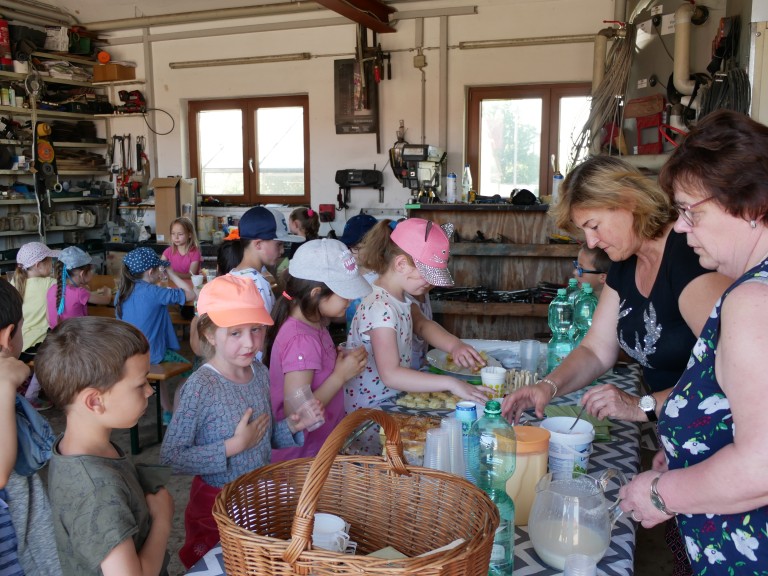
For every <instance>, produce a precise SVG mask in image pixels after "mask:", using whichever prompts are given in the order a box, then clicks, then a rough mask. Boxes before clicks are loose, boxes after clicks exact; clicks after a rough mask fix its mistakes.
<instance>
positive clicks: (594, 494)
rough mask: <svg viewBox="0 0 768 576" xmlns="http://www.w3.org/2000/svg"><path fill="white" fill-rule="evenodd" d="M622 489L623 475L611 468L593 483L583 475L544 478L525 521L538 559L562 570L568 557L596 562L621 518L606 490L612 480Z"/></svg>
mask: <svg viewBox="0 0 768 576" xmlns="http://www.w3.org/2000/svg"><path fill="white" fill-rule="evenodd" d="M614 478H615V479H616V481H617V483H618V484H619V485H620V486H622V485H624V484H626V483H627V480H626V478H625V477H624V474H623V473H622V472H620V471H619V470H616V469H614V468H609V469H607V470H605V471H604V472H603V473H602V474H601V475H600V477H599V478H597V479H595V478H593V477H592V476H588V475H586V474H583V475H580V476H577V477H575V478H567V479H562V480H553V479H552V473H551V472H550V473H549V474H547V475H545V476H544V477H543V478H542V479H541V480H539V482H538V484H537V485H536V497H535V499H534V501H533V508H532V509H531V515H530V517H529V519H528V532H529V534H530V537H531V543H532V544H533V548H534V550H536V553H537V554H538V555H539V557H540V558H541V559H542V560H543V561H544V562H545V563H547V564H548V565H549V566H552V567H553V568H557V569H558V570H563V568H564V566H565V558H566V556H568V554H574V553H577V554H586V555H588V556H590V557H592V558H594V560H595V562H599V561H600V560H601V559H602V557H603V556H604V555H605V552H606V551H607V550H608V546H609V545H610V542H611V529H612V528H613V525H614V524H615V523H616V520H618V519H619V518H620V517H621V514H622V512H621V508H619V502H620V500H619V499H617V500H616V501H615V502H613V503H609V502H608V500H607V499H606V497H605V491H606V486H607V484H608V482H609V481H610V480H612V479H614Z"/></svg>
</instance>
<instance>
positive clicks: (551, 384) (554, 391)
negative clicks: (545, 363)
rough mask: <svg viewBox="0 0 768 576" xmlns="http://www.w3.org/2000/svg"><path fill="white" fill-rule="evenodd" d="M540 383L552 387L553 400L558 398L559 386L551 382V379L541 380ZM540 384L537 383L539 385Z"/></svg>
mask: <svg viewBox="0 0 768 576" xmlns="http://www.w3.org/2000/svg"><path fill="white" fill-rule="evenodd" d="M539 382H544V383H545V384H549V385H550V386H552V398H554V397H555V396H557V384H555V383H554V382H552V380H550V379H549V378H540V379H539ZM539 382H537V384H538V383H539Z"/></svg>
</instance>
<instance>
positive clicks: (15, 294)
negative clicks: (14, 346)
mask: <svg viewBox="0 0 768 576" xmlns="http://www.w3.org/2000/svg"><path fill="white" fill-rule="evenodd" d="M23 305H24V303H23V301H22V299H21V294H19V291H18V290H16V288H14V287H13V285H11V283H10V282H8V281H7V280H6V279H5V278H1V279H0V330H2V329H3V328H6V327H7V326H10V325H11V324H13V330H12V331H11V338H13V337H14V336H15V335H16V332H17V331H18V329H19V324H21V319H22V318H23V317H24V313H23V312H22V306H23Z"/></svg>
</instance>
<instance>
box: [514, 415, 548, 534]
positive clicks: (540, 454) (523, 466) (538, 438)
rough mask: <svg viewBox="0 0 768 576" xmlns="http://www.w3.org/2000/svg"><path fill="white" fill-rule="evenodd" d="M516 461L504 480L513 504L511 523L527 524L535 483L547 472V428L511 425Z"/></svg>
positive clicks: (516, 524) (517, 524)
mask: <svg viewBox="0 0 768 576" xmlns="http://www.w3.org/2000/svg"><path fill="white" fill-rule="evenodd" d="M514 430H515V436H516V438H517V462H516V464H515V473H514V474H512V477H511V478H510V479H509V480H507V494H508V495H509V497H510V498H512V501H513V502H514V503H515V526H527V525H528V515H529V514H530V513H531V508H532V507H533V499H534V498H535V497H536V484H538V482H539V480H541V478H542V477H543V476H544V475H545V474H546V473H547V458H548V456H549V430H545V429H544V428H539V427H537V426H515V427H514Z"/></svg>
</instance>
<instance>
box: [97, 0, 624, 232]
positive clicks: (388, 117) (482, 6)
mask: <svg viewBox="0 0 768 576" xmlns="http://www.w3.org/2000/svg"><path fill="white" fill-rule="evenodd" d="M465 5H470V4H469V3H467V2H459V1H453V0H432V1H429V2H426V1H425V2H417V1H414V2H412V3H409V4H407V5H405V4H403V3H400V4H397V8H398V10H401V11H403V10H406V9H407V10H409V11H410V10H417V9H436V8H440V7H448V6H465ZM471 5H475V6H477V12H478V13H477V14H475V15H469V16H452V17H449V18H448V38H447V43H448V45H449V47H450V46H453V47H455V46H456V45H458V43H459V42H460V41H463V40H484V39H500V38H518V37H534V36H552V35H564V34H591V33H595V32H597V30H599V29H600V28H603V27H604V26H605V25H604V24H603V23H602V21H603V20H604V19H610V18H612V16H613V2H612V1H611V0H577V1H574V0H475V1H474V2H471ZM323 16H324V17H327V16H328V14H327V13H326V14H323ZM312 17H314V16H312ZM307 18H308V17H307V16H303V17H302V18H301V19H307ZM274 20H275V19H274V18H273V19H272V21H274ZM268 21H270V19H266V18H265V19H259V20H253V21H247V22H245V21H237V22H232V23H225V24H221V23H217V24H215V25H216V26H222V25H224V26H226V25H232V26H242V25H246V24H249V23H264V22H268ZM416 26H417V21H415V20H403V21H401V22H399V23H398V25H397V30H398V31H397V32H396V33H394V34H382V35H379V41H380V42H381V44H382V46H383V48H384V50H404V51H397V52H394V53H393V54H392V80H384V81H383V82H382V83H381V84H380V85H379V90H380V92H379V98H380V126H381V143H382V145H381V149H382V152H381V154H377V153H376V143H375V136H373V135H336V133H335V124H334V102H333V60H334V58H348V57H352V52H353V50H354V46H355V27H354V26H353V25H351V24H350V25H344V26H336V27H332V28H310V29H302V30H295V31H279V32H261V33H258V34H248V35H232V36H219V37H210V38H202V39H200V38H196V39H185V40H173V41H162V42H154V43H153V44H152V56H153V63H154V66H153V73H154V85H155V90H154V95H152V96H151V98H152V105H153V106H154V107H157V108H161V109H163V110H167V111H168V112H169V113H170V114H172V115H173V117H174V119H175V121H176V129H175V130H174V131H173V133H172V134H170V135H168V136H163V137H158V147H157V151H156V153H157V155H158V162H159V173H160V175H170V174H179V175H188V174H189V166H188V154H187V151H186V147H187V144H186V127H185V124H186V116H185V113H186V110H185V102H186V101H187V100H189V99H207V98H227V97H235V96H263V95H276V94H297V93H306V94H308V95H309V107H310V108H309V110H310V152H311V172H312V180H311V182H312V205H313V206H314V207H317V205H318V204H320V203H335V198H336V193H337V187H336V185H335V183H334V175H335V171H336V170H339V169H344V168H372V167H373V166H374V164H375V165H376V167H377V168H378V169H382V167H383V166H384V165H385V164H386V163H387V159H388V149H389V148H390V146H391V145H392V144H393V143H394V141H395V130H396V129H397V127H398V123H399V120H400V119H403V120H405V124H406V127H407V129H408V132H407V134H406V139H407V140H408V141H410V142H412V143H418V142H421V138H422V134H421V104H420V102H421V73H420V72H419V70H417V69H415V68H414V67H413V55H414V54H415V52H414V51H408V50H412V49H413V48H414V46H415V42H416ZM183 29H185V28H181V27H174V28H165V29H155V28H153V29H152V33H153V34H159V33H163V32H168V31H178V30H183ZM186 29H190V30H191V29H193V28H186ZM136 33H138V31H131V32H130V33H129V34H136ZM439 44H440V20H439V19H438V18H429V19H426V20H424V46H425V47H426V48H428V49H427V50H425V54H426V57H427V63H428V65H427V67H426V69H425V71H426V101H427V113H426V134H425V135H424V136H425V138H426V142H427V143H430V144H437V143H438V134H439V122H440V121H441V119H440V118H439V110H438V102H439V97H440V78H439V72H440V62H439V58H440V54H439V51H438V50H436V48H437V47H438V46H439ZM110 52H111V53H112V54H113V58H114V59H123V58H125V59H133V60H136V61H137V62H139V63H140V68H139V70H138V71H137V75H138V76H139V77H145V75H146V71H145V70H144V69H143V67H142V66H141V63H142V54H143V48H142V46H141V45H129V46H126V45H123V46H115V47H113V48H111V49H110ZM289 52H310V53H311V54H313V56H322V55H333V56H332V57H330V56H329V57H317V58H313V59H311V60H308V61H299V62H287V63H272V64H254V65H241V66H228V67H211V68H196V69H186V70H171V69H170V68H169V66H168V64H169V63H170V62H176V61H185V60H207V59H214V58H233V57H239V56H256V55H265V54H281V53H289ZM447 57H448V74H447V102H448V121H447V123H448V126H447V139H448V142H447V152H448V158H447V163H448V165H447V168H448V170H449V171H450V170H452V171H456V172H458V171H459V170H460V168H461V165H462V164H463V158H464V118H465V109H464V106H465V90H466V87H467V86H473V85H489V84H526V83H533V82H576V81H588V80H590V79H591V71H592V44H591V43H582V44H561V45H551V46H542V47H522V48H498V49H485V50H458V49H456V48H451V49H449V50H448V56H447ZM167 127H168V120H167V118H164V117H163V115H162V114H160V115H159V116H158V129H160V130H161V131H162V130H163V129H167ZM384 185H385V192H384V203H382V204H379V202H378V192H377V191H375V190H373V189H366V188H360V189H353V190H352V199H351V200H352V201H351V209H350V211H349V214H350V215H352V214H355V213H357V212H358V210H359V209H360V208H361V207H374V208H382V207H384V208H386V207H402V205H403V204H404V202H405V201H406V200H407V198H408V196H409V192H408V190H406V189H404V188H402V186H401V185H400V183H399V182H398V181H397V180H396V179H395V178H394V176H393V175H392V172H391V170H390V169H389V167H387V168H386V170H385V173H384ZM337 228H339V229H340V226H337Z"/></svg>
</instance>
